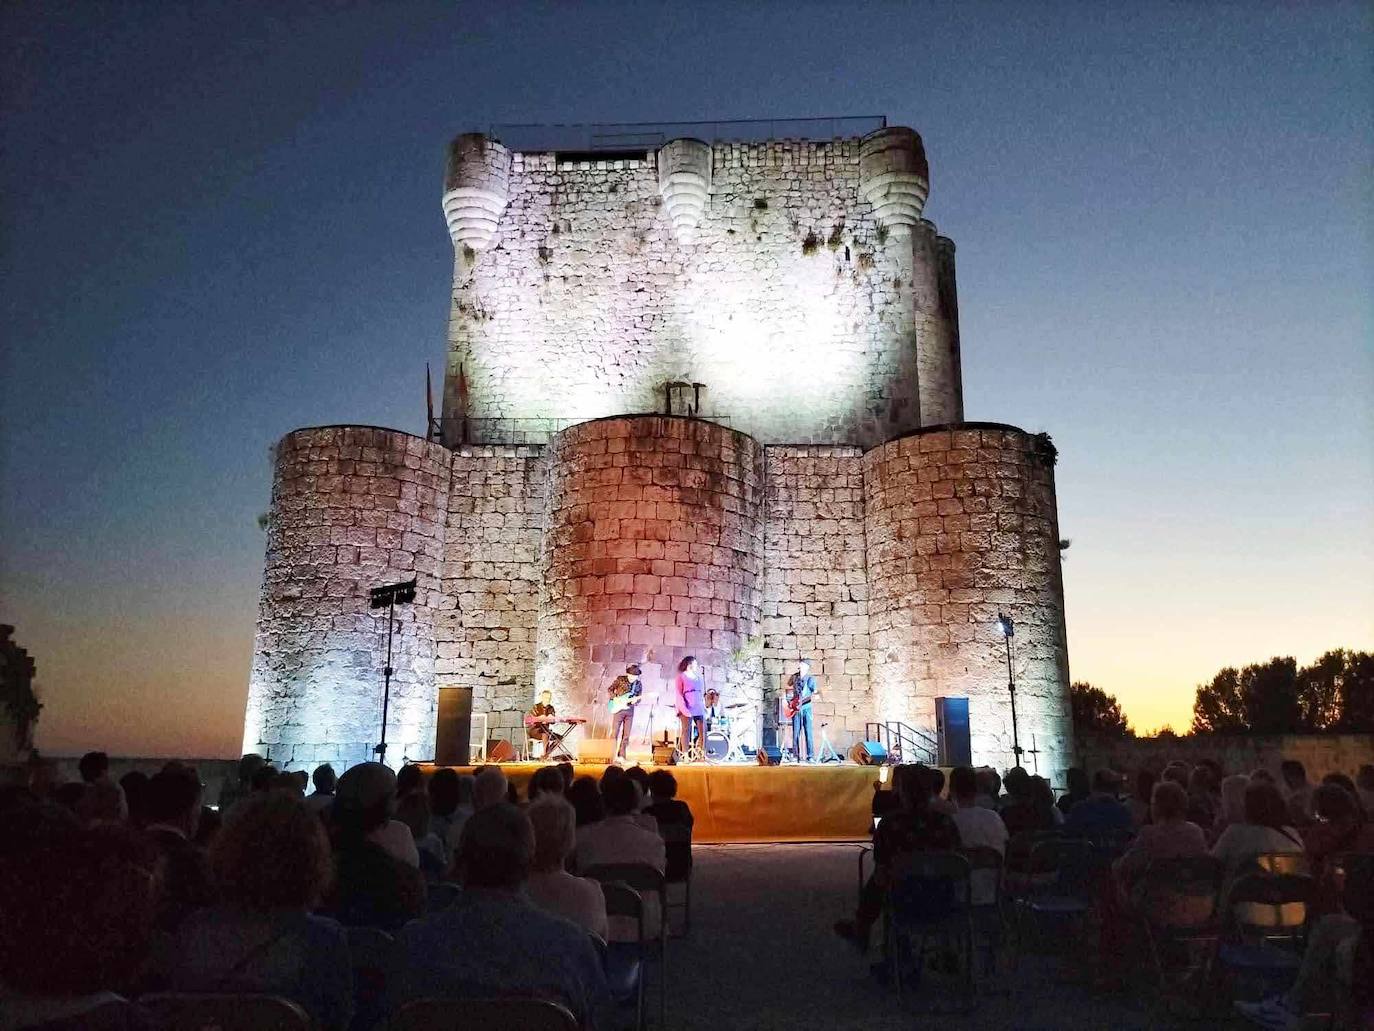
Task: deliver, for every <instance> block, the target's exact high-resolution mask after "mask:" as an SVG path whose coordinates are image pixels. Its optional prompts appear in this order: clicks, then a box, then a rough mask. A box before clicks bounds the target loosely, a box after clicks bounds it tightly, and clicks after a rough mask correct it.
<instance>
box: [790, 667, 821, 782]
mask: <svg viewBox="0 0 1374 1031" xmlns="http://www.w3.org/2000/svg"><path fill="white" fill-rule="evenodd" d="M819 692H820V688H818V687H817V686H816V678H815V677H813V676H812V675H811V660H810V659H798V660H797V671H796V672H795V673H793V674H792V675H791V676H790V677H788V678H787V693H786V699H785V701H786V712H787V713H788V714H789V715H791V717H792V750H793V751H794V752H796V753H797V761H798V762H815V761H816V751H815V746H814V745H813V744H812V734H813V733H814V731H813V729H812V724H811V699H813V698H815V697H816V695H817V694H818V693H819ZM803 734H805V735H806V757H805V759H803V758H802V746H801V742H802V735H803Z"/></svg>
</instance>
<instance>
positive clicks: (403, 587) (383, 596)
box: [368, 578, 415, 763]
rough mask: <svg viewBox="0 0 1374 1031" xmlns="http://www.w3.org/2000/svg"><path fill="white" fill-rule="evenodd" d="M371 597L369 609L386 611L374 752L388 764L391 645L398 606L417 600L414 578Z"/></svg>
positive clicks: (376, 590)
mask: <svg viewBox="0 0 1374 1031" xmlns="http://www.w3.org/2000/svg"><path fill="white" fill-rule="evenodd" d="M368 594H369V595H370V596H371V601H370V603H369V608H374V609H383V608H384V609H386V665H385V666H384V667H383V668H382V734H381V737H380V738H379V739H378V741H377V745H376V747H375V748H373V749H372V750H373V751H374V752H376V753H377V761H378V762H380V763H385V762H386V718H387V711H388V710H389V709H390V707H391V675H392V674H393V673H395V672H396V671H395V669H393V668H392V666H391V645H392V639H393V637H394V635H395V631H396V606H397V605H409V604H410V603H411V602H413V601H414V600H415V580H414V578H412V579H410V580H407V581H405V583H397V584H385V585H383V586H381V587H374V588H372V590H371V591H369V592H368Z"/></svg>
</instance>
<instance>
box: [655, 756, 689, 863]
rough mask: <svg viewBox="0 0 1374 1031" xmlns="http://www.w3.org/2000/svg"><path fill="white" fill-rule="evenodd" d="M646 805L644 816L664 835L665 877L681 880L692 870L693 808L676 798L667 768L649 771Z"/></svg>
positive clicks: (675, 787)
mask: <svg viewBox="0 0 1374 1031" xmlns="http://www.w3.org/2000/svg"><path fill="white" fill-rule="evenodd" d="M648 779H649V804H648V805H646V806H645V807H644V812H645V814H646V815H648V816H651V817H653V819H654V820H655V822H656V823H657V824H658V832H659V834H660V835H661V836H662V837H663V851H664V864H665V865H664V871H663V872H664V876H666V877H667V878H668V880H670V881H681V880H684V879H685V878H686V877H687V876H688V875H689V874H690V873H691V872H692V827H693V824H694V822H695V821H694V819H693V817H692V809H691V807H690V806H688V805H687V803H686V802H681V801H679V800H678V798H677V778H676V777H674V776H673V775H672V774H671V773H670V772H668V771H667V770H654V772H653V773H651V774H649V778H648Z"/></svg>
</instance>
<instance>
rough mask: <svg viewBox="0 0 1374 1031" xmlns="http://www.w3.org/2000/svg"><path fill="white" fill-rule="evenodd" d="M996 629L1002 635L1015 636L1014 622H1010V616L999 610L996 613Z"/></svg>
mask: <svg viewBox="0 0 1374 1031" xmlns="http://www.w3.org/2000/svg"><path fill="white" fill-rule="evenodd" d="M997 629H998V630H1000V631H1001V632H1002V636H1003V637H1008V638H1010V637H1015V636H1016V624H1015V623H1013V622H1012V619H1011V617H1010V616H1005V615H1003V614H1002V613H1000V612H999V613H997Z"/></svg>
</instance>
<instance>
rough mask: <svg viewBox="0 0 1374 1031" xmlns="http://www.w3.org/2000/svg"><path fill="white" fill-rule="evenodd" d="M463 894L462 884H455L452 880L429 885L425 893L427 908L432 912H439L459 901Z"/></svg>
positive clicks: (427, 910)
mask: <svg viewBox="0 0 1374 1031" xmlns="http://www.w3.org/2000/svg"><path fill="white" fill-rule="evenodd" d="M462 894H463V888H462V886H461V885H458V884H454V883H453V882H452V881H439V882H437V883H435V884H431V885H429V887H428V888H427V889H426V895H425V910H426V912H430V913H438V912H439V911H440V910H444V909H448V907H449V906H451V905H453V904H454V903H455V902H457V901H458V897H459V896H460V895H462Z"/></svg>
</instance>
